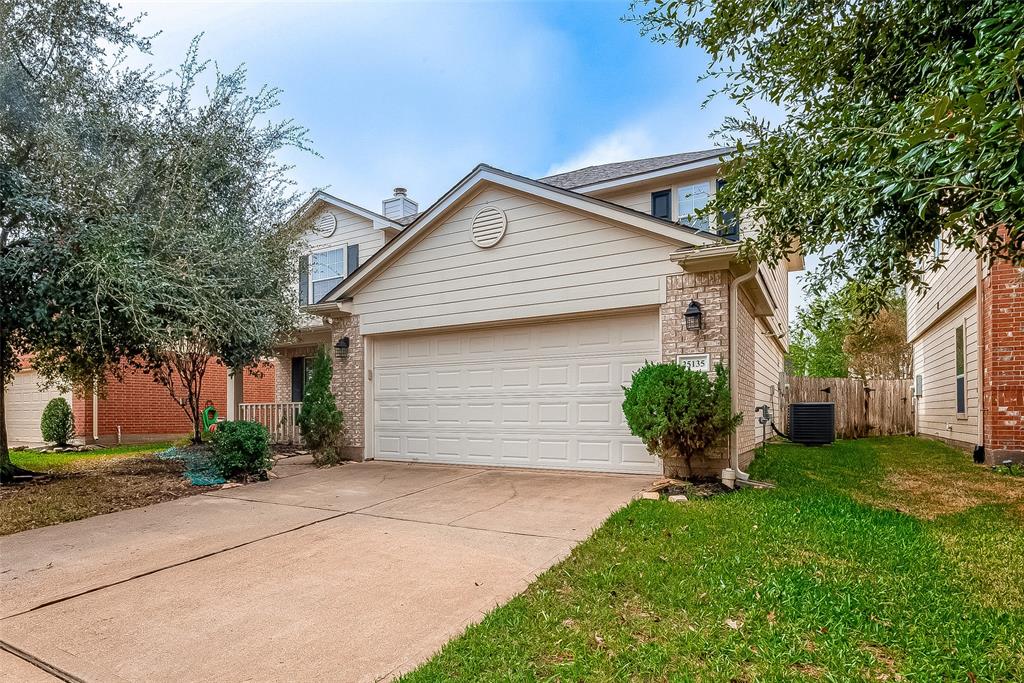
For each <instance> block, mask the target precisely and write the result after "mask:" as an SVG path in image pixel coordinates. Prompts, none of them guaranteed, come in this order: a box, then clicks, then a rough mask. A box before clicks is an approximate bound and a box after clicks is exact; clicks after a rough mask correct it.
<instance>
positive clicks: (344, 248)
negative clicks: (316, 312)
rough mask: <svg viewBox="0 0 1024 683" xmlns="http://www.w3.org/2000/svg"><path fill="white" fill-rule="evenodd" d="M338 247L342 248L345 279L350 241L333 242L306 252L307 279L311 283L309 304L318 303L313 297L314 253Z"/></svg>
mask: <svg viewBox="0 0 1024 683" xmlns="http://www.w3.org/2000/svg"><path fill="white" fill-rule="evenodd" d="M338 249H341V279H342V280H344V279H345V277H346V275H345V273H347V272H348V243H347V242H346V243H345V244H332V245H330V246H325V247H320V248H318V249H311V250H310V251H308V252H307V253H306V280H307V282H308V283H309V285H308V286H307V287H306V299H308V301H307V302H306V303H307V304H308V305H310V306H312V305H313V304H315V303H316V301H315V300H314V299H313V289H314V287H313V284H314V280H313V255H314V254H322V253H324V252H328V251H337V250H338ZM333 279H334V278H323V279H321V280H316V282H323V281H324V280H333Z"/></svg>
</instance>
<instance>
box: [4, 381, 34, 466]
mask: <svg viewBox="0 0 1024 683" xmlns="http://www.w3.org/2000/svg"><path fill="white" fill-rule="evenodd" d="M6 393H7V380H5V379H3V378H2V377H0V483H2V484H9V483H11V482H13V481H15V479H16V478H22V477H33V476H35V475H36V473H35V472H31V471H29V470H26V469H22V468H21V467H18V466H17V465H15V464H14V463H13V462H11V451H10V448H8V445H7V401H6V396H5V394H6Z"/></svg>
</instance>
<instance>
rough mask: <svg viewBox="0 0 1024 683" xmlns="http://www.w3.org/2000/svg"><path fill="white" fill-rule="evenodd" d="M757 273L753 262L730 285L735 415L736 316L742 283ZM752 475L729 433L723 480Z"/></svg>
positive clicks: (731, 384)
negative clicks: (748, 472)
mask: <svg viewBox="0 0 1024 683" xmlns="http://www.w3.org/2000/svg"><path fill="white" fill-rule="evenodd" d="M756 275H757V262H756V261H755V262H752V263H751V268H750V270H749V271H747V272H746V273H744V274H743V275H740V276H739V277H735V278H733V280H732V283H730V285H729V393H730V394H732V412H733V415H735V414H736V413H738V412H739V396H738V395H737V394H738V391H739V379H738V370H737V368H736V356H737V355H738V354H737V351H736V346H737V344H736V337H737V333H736V318H737V316H738V311H739V292H740V285H742V284H743V283H744V282H747V281H748V280H752V279H753V278H754V277H755V276H756ZM749 478H750V475H749V474H747V473H746V472H744V471H743V470H741V469H740V446H739V440H738V439H737V438H736V433H735V432H733V433H732V434H730V435H729V469H727V470H725V471H724V472H722V480H723V481H725V482H728V481H736V480H743V481H746V480H747V479H749Z"/></svg>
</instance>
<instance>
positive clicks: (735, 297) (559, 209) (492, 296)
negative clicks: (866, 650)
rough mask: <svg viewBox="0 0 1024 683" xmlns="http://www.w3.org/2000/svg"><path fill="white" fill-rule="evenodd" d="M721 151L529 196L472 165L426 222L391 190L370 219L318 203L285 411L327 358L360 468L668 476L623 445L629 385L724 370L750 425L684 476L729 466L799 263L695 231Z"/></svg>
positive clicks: (310, 210) (763, 400)
mask: <svg viewBox="0 0 1024 683" xmlns="http://www.w3.org/2000/svg"><path fill="white" fill-rule="evenodd" d="M730 151H731V150H729V149H714V150H705V151H701V152H692V153H685V154H676V155H670V156H665V157H656V158H652V159H640V160H635V161H629V162H622V163H615V164H605V165H601V166H592V167H588V168H585V169H580V170H578V171H572V172H569V173H563V174H559V175H556V176H550V177H547V178H542V179H540V180H531V179H529V178H524V177H521V176H517V175H514V174H511V173H508V172H505V171H502V170H500V169H496V168H493V167H489V166H485V165H481V166H478V167H477V168H475V169H474V170H473V171H471V172H470V173H469V175H467V176H466V177H465V178H463V179H462V180H461V181H460V182H459V183H458V184H456V185H455V186H454V187H453V188H452V189H451V190H449V191H448V192H446V193H445V194H444V195H443V196H442V197H441V198H439V199H438V200H437V201H436V202H435V203H434V204H433V205H431V206H430V207H429V208H428V209H426V210H425V211H423V212H422V213H418V212H417V210H418V207H417V205H416V204H415V203H414V202H412V201H411V200H409V199H408V198H407V197H406V195H405V191H404V189H402V188H398V189H397V190H396V193H395V196H394V197H391V198H389V199H387V200H385V202H384V206H383V210H382V212H381V213H379V214H378V213H375V212H372V211H369V210H367V209H363V208H361V207H358V206H355V205H353V204H350V203H347V202H344V201H343V200H340V199H338V198H336V197H332V196H330V195H328V194H326V193H322V192H321V193H318V194H317V195H315V196H314V197H313V198H311V200H310V201H309V202H308V203H307V204H306V206H305V207H304V208H303V211H304V212H305V213H306V215H307V216H308V217H310V218H311V219H312V220H313V224H314V225H315V226H316V228H315V230H314V231H313V232H311V233H310V235H309V242H310V244H309V252H310V254H309V256H308V257H306V258H304V260H303V261H302V263H301V264H300V266H301V267H300V271H301V273H302V277H301V280H300V282H299V284H298V287H297V292H298V296H299V301H300V304H301V305H303V306H304V307H305V308H306V311H307V313H309V314H310V316H311V318H310V322H309V325H308V326H307V327H305V328H304V329H302V330H300V332H299V333H298V334H297V335H296V336H295V337H294V339H292V340H291V341H290V342H289V343H288V344H283V345H282V346H281V348H280V349H279V355H278V374H277V399H278V401H280V402H288V401H297V400H299V399H300V398H301V396H302V393H303V390H304V382H305V376H306V372H307V368H308V366H309V362H310V361H309V359H310V357H311V356H312V354H313V352H314V351H315V349H316V347H317V346H318V345H322V346H325V347H327V348H328V349H330V350H331V352H332V354H333V355H334V358H335V360H334V384H333V386H334V391H335V395H336V398H337V401H338V404H339V406H340V407H341V408H342V410H343V412H344V413H345V422H346V435H345V439H346V446H347V448H348V449H349V453H350V455H351V456H352V457H354V458H378V459H389V460H403V461H415V462H435V463H466V464H479V465H494V466H514V467H534V468H550V469H575V470H590V471H604V472H636V473H658V472H662V471H666V472H670V473H672V472H674V471H675V468H676V465H677V463H671V462H666V463H662V462H661V461H660V460H659V459H658V458H656V457H654V456H653V455H651V454H650V453H648V452H647V450H646V449H645V448H644V446H643V444H642V443H641V442H640V441H639V440H637V439H636V438H635V437H633V436H632V435H631V434H630V433H629V430H628V427H627V426H626V424H625V420H624V418H623V416H622V409H621V403H622V385H623V384H628V382H629V381H630V377H631V375H632V373H633V372H634V371H635V370H636V369H637V368H639V367H640V366H642V365H643V364H644V363H645V362H647V361H667V362H686V363H688V364H696V365H697V366H700V367H711V368H713V366H714V364H715V363H716V362H718V361H722V362H724V363H726V364H727V365H728V366H729V369H730V380H731V383H732V386H733V388H734V391H733V394H734V402H735V406H736V409H737V410H739V411H742V412H743V414H744V422H743V424H742V425H741V427H740V428H739V430H738V432H737V434H736V435H735V437H734V438H733V439H732V440H731V441H730V444H729V446H728V447H727V448H723V449H722V450H721V451H719V452H715V453H711V454H708V457H706V458H704V459H703V460H702V461H701V462H699V463H696V464H697V466H698V467H699V469H700V470H702V471H703V472H705V473H718V472H719V471H720V470H722V469H723V468H725V467H730V466H731V467H733V468H736V469H739V470H742V468H744V467H745V466H746V464H747V463H749V461H750V459H751V458H752V457H753V453H754V449H755V447H756V445H757V444H758V443H759V441H760V439H761V429H760V428H759V427H758V424H757V420H756V415H755V409H756V407H757V406H761V405H768V406H769V407H771V408H772V410H773V412H777V411H778V410H779V408H780V401H779V393H780V386H779V383H780V374H781V372H782V370H783V358H784V355H785V352H786V348H787V330H788V327H789V325H788V320H787V310H788V273H789V272H790V271H792V270H798V269H801V268H802V265H803V263H802V258H801V257H800V256H799V255H794V256H793V257H792V258H791V259H790V260H788V261H782V262H780V263H765V264H758V263H756V262H749V261H744V260H742V259H741V258H740V256H739V253H738V251H739V250H738V243H737V238H738V237H739V236H740V232H741V227H740V226H739V225H738V224H737V223H736V222H735V221H733V220H731V219H729V218H723V220H713V221H711V222H708V221H702V220H698V219H696V218H695V215H694V211H695V210H696V209H698V208H700V207H702V206H704V205H705V204H706V203H707V201H708V200H709V199H710V198H711V197H712V196H713V195H714V193H715V191H716V189H717V187H718V183H719V181H718V179H717V172H718V168H719V165H720V161H721V157H722V155H725V154H728V153H730ZM744 229H745V228H744ZM698 309H699V314H700V319H701V324H700V325H699V327H698V328H697V329H688V327H690V328H693V327H695V325H693V324H691V325H689V326H688V325H687V322H686V320H687V313H690V314H691V319H692V320H696V319H697V317H696V315H695V314H696V313H697V312H698ZM739 476H741V477H742V476H744V475H743V474H742V471H741V472H740V474H739Z"/></svg>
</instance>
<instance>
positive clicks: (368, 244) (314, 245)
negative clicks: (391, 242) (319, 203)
mask: <svg viewBox="0 0 1024 683" xmlns="http://www.w3.org/2000/svg"><path fill="white" fill-rule="evenodd" d="M323 213H333V214H334V215H335V217H336V218H337V219H338V229H337V230H335V231H334V234H333V235H331V236H330V237H321V236H320V235H318V234H316V233H315V232H313V231H310V232H308V233H306V235H305V236H304V238H303V241H304V243H305V245H306V251H320V250H321V249H330V248H332V247H342V246H345V245H351V244H358V245H359V263H360V265H362V264H363V263H365V262H366V260H367V259H368V258H370V257H371V256H373V255H374V254H375V253H377V251H378V250H379V249H380V248H381V247H383V246H384V241H385V240H384V231H383V230H378V229H377V228H374V227H373V222H372V221H371V220H369V219H368V218H363V217H362V216H357V215H356V214H354V213H352V212H350V211H346V210H344V209H339V208H337V207H334V206H325V207H324V208H323V209H321V210H320V211H319V212H317V213H316V214H314V215H313V217H312V218H313V221H314V222H315V221H316V219H317V217H318V216H320V215H322V214H323Z"/></svg>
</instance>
